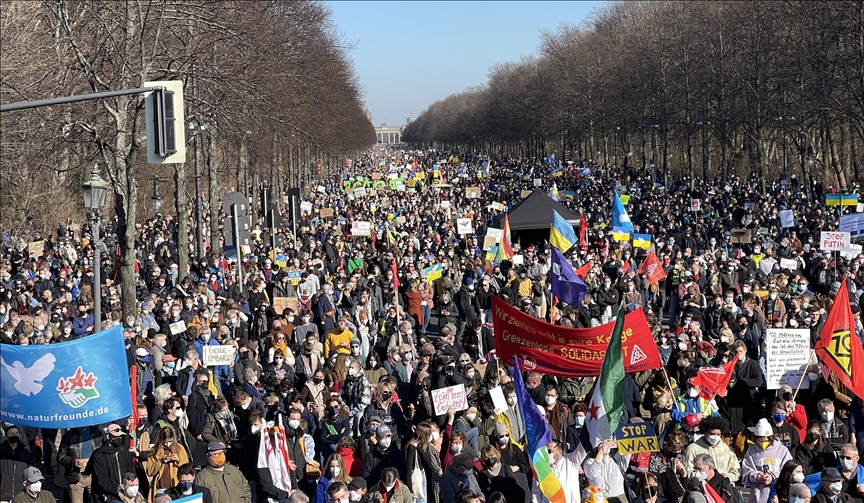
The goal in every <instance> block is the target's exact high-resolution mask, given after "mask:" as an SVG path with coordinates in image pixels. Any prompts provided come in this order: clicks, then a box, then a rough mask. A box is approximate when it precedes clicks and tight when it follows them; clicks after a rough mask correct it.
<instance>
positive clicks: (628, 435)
mask: <svg viewBox="0 0 864 503" xmlns="http://www.w3.org/2000/svg"><path fill="white" fill-rule="evenodd" d="M615 439H616V440H617V441H618V453H619V454H621V455H622V456H623V455H625V454H639V453H640V452H660V443H659V442H657V432H656V431H655V430H654V425H652V424H651V423H624V424H619V425H618V429H617V430H615Z"/></svg>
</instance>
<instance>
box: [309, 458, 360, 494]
mask: <svg viewBox="0 0 864 503" xmlns="http://www.w3.org/2000/svg"><path fill="white" fill-rule="evenodd" d="M351 480H352V478H351V475H349V474H348V470H347V469H346V468H345V463H344V462H343V461H342V456H339V455H338V454H331V455H330V456H329V457H328V458H327V462H326V463H324V466H323V467H322V471H321V478H320V479H319V480H318V485H317V486H316V488H315V503H336V502H338V501H341V500H343V499H346V498H347V497H348V491H347V486H348V484H350V483H351ZM340 483H341V484H342V485H344V489H343V487H342V486H341V485H340V486H337V485H336V484H340ZM331 486H334V489H337V488H338V490H334V491H333V493H334V497H330V498H329V499H328V493H329V488H330V487H331ZM343 492H344V493H345V494H342V493H343Z"/></svg>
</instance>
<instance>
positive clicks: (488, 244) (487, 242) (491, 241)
mask: <svg viewBox="0 0 864 503" xmlns="http://www.w3.org/2000/svg"><path fill="white" fill-rule="evenodd" d="M495 243H496V241H495V237H494V236H490V235H488V234H487V235H486V237H485V238H484V239H483V251H486V250H488V249H489V248H492V247H493V246H495Z"/></svg>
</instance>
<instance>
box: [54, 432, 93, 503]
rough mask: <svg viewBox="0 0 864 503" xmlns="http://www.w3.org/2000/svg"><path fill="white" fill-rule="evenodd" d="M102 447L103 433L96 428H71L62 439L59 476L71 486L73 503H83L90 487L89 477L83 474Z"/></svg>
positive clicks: (58, 451) (58, 456)
mask: <svg viewBox="0 0 864 503" xmlns="http://www.w3.org/2000/svg"><path fill="white" fill-rule="evenodd" d="M101 446H102V432H100V431H99V428H97V427H95V426H85V427H83V428H69V429H68V430H66V432H65V433H63V438H61V439H60V448H59V449H58V450H57V466H58V470H59V475H60V476H61V477H63V478H64V479H65V480H66V483H67V484H68V486H69V495H70V499H71V501H72V503H82V502H83V501H85V500H84V493H85V489H86V488H87V487H89V486H90V480H89V477H87V476H82V474H81V472H83V471H84V468H86V463H87V460H88V459H89V458H90V457H91V456H92V455H93V453H94V452H95V451H96V450H98V449H99V448H100V447H101Z"/></svg>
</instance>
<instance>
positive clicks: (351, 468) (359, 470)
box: [336, 447, 363, 477]
mask: <svg viewBox="0 0 864 503" xmlns="http://www.w3.org/2000/svg"><path fill="white" fill-rule="evenodd" d="M336 454H338V455H340V456H342V461H344V462H345V469H346V470H348V475H350V476H352V477H362V476H363V461H361V460H360V459H358V458H356V457H354V451H352V450H351V449H349V448H347V447H342V448H340V449H339V450H337V451H336Z"/></svg>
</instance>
